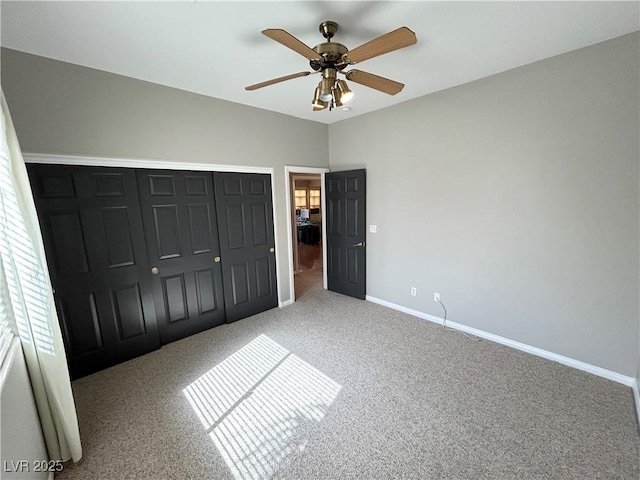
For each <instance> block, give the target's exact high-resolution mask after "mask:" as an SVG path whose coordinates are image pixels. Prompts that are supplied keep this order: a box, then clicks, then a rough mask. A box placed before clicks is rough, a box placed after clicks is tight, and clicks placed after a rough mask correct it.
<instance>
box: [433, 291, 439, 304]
mask: <svg viewBox="0 0 640 480" xmlns="http://www.w3.org/2000/svg"><path fill="white" fill-rule="evenodd" d="M433 301H434V302H439V301H440V294H439V293H438V292H433Z"/></svg>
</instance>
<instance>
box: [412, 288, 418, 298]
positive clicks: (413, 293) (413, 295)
mask: <svg viewBox="0 0 640 480" xmlns="http://www.w3.org/2000/svg"><path fill="white" fill-rule="evenodd" d="M416 295H418V289H417V288H416V287H411V296H412V297H415V296H416Z"/></svg>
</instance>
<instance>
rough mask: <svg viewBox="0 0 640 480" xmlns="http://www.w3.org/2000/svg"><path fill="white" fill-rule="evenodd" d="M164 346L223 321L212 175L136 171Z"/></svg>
mask: <svg viewBox="0 0 640 480" xmlns="http://www.w3.org/2000/svg"><path fill="white" fill-rule="evenodd" d="M137 175H138V188H139V191H140V203H141V207H142V218H143V221H144V229H145V233H146V238H147V252H148V257H149V271H150V275H151V278H152V284H153V291H154V299H155V307H156V313H157V316H158V327H159V330H160V337H161V341H162V343H163V344H164V343H168V342H172V341H174V340H178V339H180V338H184V337H186V336H188V335H192V334H194V333H197V332H201V331H203V330H206V329H208V328H212V327H216V326H218V325H221V324H223V323H224V322H225V311H224V298H223V293H222V291H223V289H222V270H221V263H220V260H219V257H220V249H219V244H218V230H217V220H216V210H215V199H214V194H213V183H212V177H211V173H209V172H186V171H169V170H137Z"/></svg>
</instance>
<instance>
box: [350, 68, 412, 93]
mask: <svg viewBox="0 0 640 480" xmlns="http://www.w3.org/2000/svg"><path fill="white" fill-rule="evenodd" d="M345 76H346V77H347V80H350V81H352V82H355V83H359V84H360V85H364V86H365V87H369V88H373V89H375V90H379V91H381V92H383V93H388V94H389V95H395V94H396V93H399V92H401V91H402V89H403V88H404V84H403V83H399V82H395V81H393V80H389V79H388V78H384V77H379V76H378V75H374V74H373V73H367V72H363V71H361V70H349V71H348V72H346V73H345Z"/></svg>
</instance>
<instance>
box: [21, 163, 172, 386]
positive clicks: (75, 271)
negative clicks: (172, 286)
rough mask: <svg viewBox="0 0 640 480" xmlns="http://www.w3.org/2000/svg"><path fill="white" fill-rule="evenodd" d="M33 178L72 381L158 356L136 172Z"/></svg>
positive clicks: (40, 169)
mask: <svg viewBox="0 0 640 480" xmlns="http://www.w3.org/2000/svg"><path fill="white" fill-rule="evenodd" d="M28 171H29V176H30V181H31V186H32V190H33V193H34V198H35V201H36V206H37V209H38V217H39V220H40V227H41V230H42V234H43V237H44V245H45V250H46V254H47V262H48V264H49V270H50V275H51V281H52V285H53V288H54V289H55V295H54V296H55V302H56V307H57V311H58V317H59V319H60V323H61V327H62V328H61V329H62V334H63V338H64V340H65V346H66V350H67V359H68V362H69V367H70V370H71V375H72V377H73V378H78V377H81V376H84V375H87V374H89V373H93V372H95V371H98V370H101V369H103V368H106V367H109V366H111V365H115V364H117V363H120V362H123V361H125V360H128V359H130V358H133V357H136V356H138V355H142V354H144V353H147V352H149V351H151V350H154V349H156V348H159V346H160V342H159V338H158V331H157V324H156V314H155V309H154V304H153V295H152V287H151V281H150V276H149V275H148V273H147V259H146V246H145V240H144V233H143V230H142V219H141V215H140V207H139V199H138V190H137V186H136V176H135V172H134V171H133V170H127V169H120V168H95V167H69V166H60V165H28Z"/></svg>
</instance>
